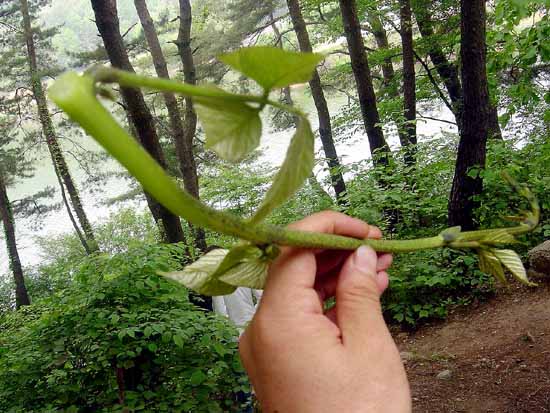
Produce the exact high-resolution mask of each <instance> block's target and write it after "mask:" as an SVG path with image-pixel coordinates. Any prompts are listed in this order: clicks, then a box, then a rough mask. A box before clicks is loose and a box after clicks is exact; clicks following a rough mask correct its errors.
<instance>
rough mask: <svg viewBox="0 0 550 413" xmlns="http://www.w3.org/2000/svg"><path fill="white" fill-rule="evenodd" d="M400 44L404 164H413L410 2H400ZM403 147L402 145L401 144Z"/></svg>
mask: <svg viewBox="0 0 550 413" xmlns="http://www.w3.org/2000/svg"><path fill="white" fill-rule="evenodd" d="M399 6H400V20H401V44H402V46H403V109H404V115H405V121H406V124H405V128H404V129H405V132H406V136H407V142H405V144H406V145H405V146H406V154H405V162H406V163H407V165H414V164H415V157H416V150H415V145H416V143H417V139H416V77H415V70H414V46H413V33H412V19H411V4H410V0H400V1H399ZM402 145H403V143H402Z"/></svg>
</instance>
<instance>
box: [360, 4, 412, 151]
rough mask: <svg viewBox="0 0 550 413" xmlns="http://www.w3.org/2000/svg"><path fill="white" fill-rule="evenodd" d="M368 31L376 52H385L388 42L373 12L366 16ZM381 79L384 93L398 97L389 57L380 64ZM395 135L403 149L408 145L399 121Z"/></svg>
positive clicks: (388, 45) (407, 138) (382, 26)
mask: <svg viewBox="0 0 550 413" xmlns="http://www.w3.org/2000/svg"><path fill="white" fill-rule="evenodd" d="M367 19H368V22H369V26H370V30H371V32H372V34H373V35H374V40H375V41H376V47H378V50H387V49H389V47H390V43H389V41H388V34H387V32H386V30H385V29H384V25H383V24H382V21H381V20H380V17H378V15H376V14H375V13H373V12H369V15H368V16H367ZM382 77H383V83H384V89H385V92H386V93H387V94H388V95H389V96H390V97H392V98H398V97H399V89H398V88H397V86H396V85H395V84H394V81H395V70H394V69H393V63H392V59H391V57H386V58H385V59H384V62H383V63H382ZM396 124H397V126H398V128H397V134H398V135H399V143H400V144H401V146H402V147H405V146H407V145H408V144H409V137H408V134H407V131H406V130H405V129H404V128H403V126H401V123H400V122H399V121H397V122H396Z"/></svg>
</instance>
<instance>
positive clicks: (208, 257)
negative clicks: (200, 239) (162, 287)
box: [160, 249, 237, 295]
mask: <svg viewBox="0 0 550 413" xmlns="http://www.w3.org/2000/svg"><path fill="white" fill-rule="evenodd" d="M227 254H228V251H227V250H224V249H216V250H213V251H210V252H209V253H207V254H205V255H204V256H202V257H201V258H199V259H198V260H197V261H195V262H194V263H193V264H190V265H188V266H187V267H185V268H184V269H183V270H182V271H176V272H170V273H164V272H161V273H160V274H161V275H163V276H165V277H166V278H169V279H171V280H174V281H176V282H178V283H180V284H183V285H184V286H186V287H187V288H190V289H192V290H194V291H196V292H198V293H199V294H203V295H227V294H231V293H232V292H233V291H235V290H236V288H237V287H235V286H233V285H229V284H226V283H224V282H222V281H220V280H218V278H217V277H216V276H215V274H216V272H217V271H218V269H219V267H220V265H221V263H222V262H223V261H224V259H225V257H226V255H227Z"/></svg>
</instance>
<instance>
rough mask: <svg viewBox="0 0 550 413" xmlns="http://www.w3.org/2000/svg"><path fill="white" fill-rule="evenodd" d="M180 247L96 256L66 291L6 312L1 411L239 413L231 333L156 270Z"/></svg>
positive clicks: (0, 355)
mask: <svg viewBox="0 0 550 413" xmlns="http://www.w3.org/2000/svg"><path fill="white" fill-rule="evenodd" d="M182 249H183V247H182V246H177V245H176V246H174V245H170V246H167V245H163V246H150V247H144V246H142V247H140V248H139V249H136V250H131V251H130V252H128V253H124V254H118V255H115V256H114V257H112V258H109V257H107V256H104V255H103V256H102V255H99V256H95V257H91V258H89V259H86V260H84V261H83V262H82V263H81V265H80V266H79V267H78V268H77V269H76V271H75V274H74V280H75V281H74V283H73V285H72V286H71V287H70V288H68V289H67V290H65V291H63V292H59V293H56V294H55V295H53V296H51V297H49V298H46V299H43V300H41V301H39V302H37V303H35V304H33V305H31V306H29V307H27V308H25V309H24V310H21V311H17V312H14V313H10V314H5V315H4V316H3V317H2V318H1V319H0V326H1V330H2V333H0V411H5V412H60V411H65V412H71V411H74V412H117V411H129V410H131V411H144V412H145V411H149V412H159V411H169V412H177V411H194V412H216V411H238V409H239V406H238V404H237V403H236V402H234V397H233V396H234V394H235V393H236V392H237V391H239V390H242V389H247V388H248V384H247V381H246V378H245V376H244V375H243V373H242V372H243V370H242V367H241V365H240V362H239V359H238V355H237V344H236V342H235V337H236V334H237V333H236V331H235V329H234V328H233V327H231V326H230V325H229V324H228V323H227V322H226V321H225V320H224V319H222V318H220V317H218V316H216V315H213V314H206V313H204V312H202V311H198V310H197V309H196V307H194V306H192V305H191V304H190V303H189V301H188V298H187V292H186V291H185V290H184V289H182V288H181V287H179V286H176V285H172V284H170V283H169V282H167V281H165V280H164V279H163V278H162V277H159V276H158V275H157V274H156V272H157V271H159V270H168V269H174V268H177V267H178V265H179V263H180V257H181V255H182ZM128 409H129V410H128Z"/></svg>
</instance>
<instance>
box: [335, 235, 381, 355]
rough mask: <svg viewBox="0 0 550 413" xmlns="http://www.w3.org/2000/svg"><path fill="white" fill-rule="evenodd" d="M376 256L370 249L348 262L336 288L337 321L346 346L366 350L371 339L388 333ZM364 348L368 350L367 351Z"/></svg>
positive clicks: (351, 257)
mask: <svg viewBox="0 0 550 413" xmlns="http://www.w3.org/2000/svg"><path fill="white" fill-rule="evenodd" d="M377 261H378V257H377V255H376V252H375V251H374V250H373V249H372V248H370V247H367V246H362V247H359V249H357V251H355V253H353V254H352V255H351V256H350V257H349V258H348V259H347V261H346V262H345V264H344V266H343V267H342V271H341V272H340V276H339V277H338V284H337V286H336V319H337V323H338V326H339V328H340V331H341V333H342V342H343V343H344V345H352V346H355V345H358V346H360V347H363V346H364V345H365V343H366V342H367V341H370V340H369V339H372V337H373V336H375V335H378V334H381V333H382V334H385V333H387V327H386V323H385V321H384V318H383V317H382V309H381V306H380V294H381V290H382V289H381V288H380V286H379V282H378V280H377V277H378V274H377V271H376V264H377ZM363 348H364V347H363Z"/></svg>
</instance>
